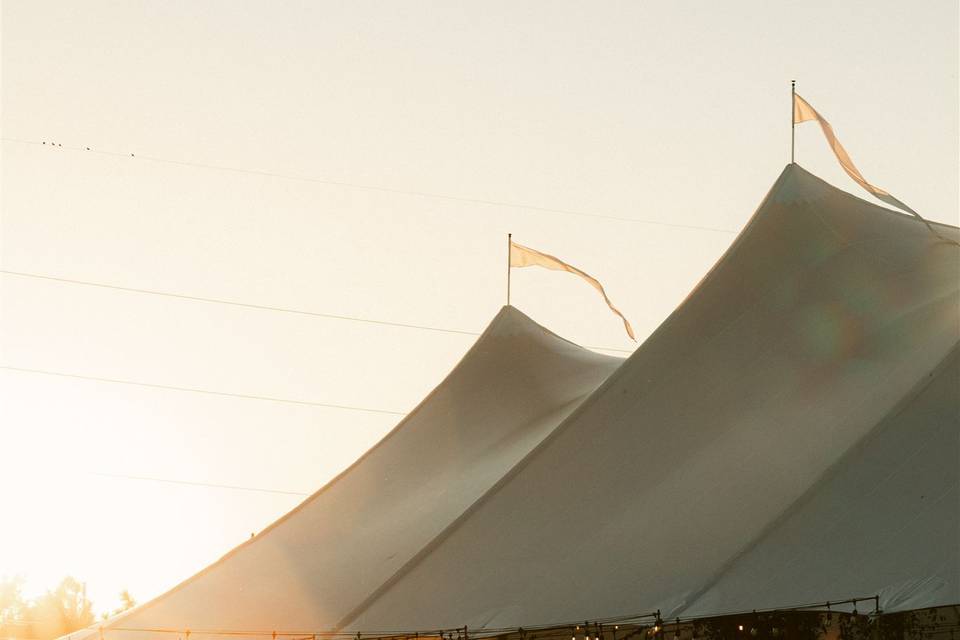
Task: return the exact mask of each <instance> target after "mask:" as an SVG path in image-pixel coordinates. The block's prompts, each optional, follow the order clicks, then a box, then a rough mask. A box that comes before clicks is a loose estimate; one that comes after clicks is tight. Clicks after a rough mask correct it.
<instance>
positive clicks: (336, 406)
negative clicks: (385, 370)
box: [0, 365, 407, 416]
mask: <svg viewBox="0 0 960 640" xmlns="http://www.w3.org/2000/svg"><path fill="white" fill-rule="evenodd" d="M0 369H6V370H7V371H17V372H20V373H34V374H38V375H45V376H58V377H61V378H73V379H77V380H90V381H93V382H109V383H111V384H125V385H131V386H136V387H147V388H150V389H165V390H167V391H188V392H190V393H202V394H206V395H212V396H224V397H228V398H243V399H246V400H266V401H269V402H281V403H285V404H298V405H305V406H310V407H325V408H328V409H343V410H345V411H365V412H368V413H384V414H389V415H395V416H405V415H407V414H406V413H405V412H403V411H390V410H389V409H373V408H370V407H356V406H351V405H343V404H330V403H326V402H311V401H307V400H290V399H287V398H274V397H272V396H259V395H252V394H246V393H230V392H228V391H212V390H210V389H196V388H193V387H177V386H173V385H166V384H154V383H152V382H138V381H135V380H121V379H118V378H101V377H99V376H88V375H83V374H79V373H66V372H63V371H48V370H45V369H29V368H26V367H12V366H7V365H0Z"/></svg>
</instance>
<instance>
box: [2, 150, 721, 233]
mask: <svg viewBox="0 0 960 640" xmlns="http://www.w3.org/2000/svg"><path fill="white" fill-rule="evenodd" d="M0 140H3V141H4V142H13V143H16V144H28V145H35V146H47V147H51V148H56V149H64V150H67V151H81V152H89V153H97V154H100V155H107V156H114V157H120V158H135V159H140V160H148V161H150V162H158V163H163V164H172V165H178V166H184V167H194V168H199V169H209V170H214V171H229V172H231V173H245V174H250V175H256V176H262V177H268V178H279V179H282V180H295V181H298V182H312V183H316V184H325V185H330V186H335V187H344V188H347V189H358V190H362V191H377V192H380V193H393V194H399V195H407V196H415V197H419V198H433V199H436V200H448V201H454V202H465V203H469V204H479V205H485V206H491V207H507V208H511V209H523V210H526V211H536V212H539V213H556V214H560V215H567V216H580V217H587V218H601V219H605V220H618V221H621V222H632V223H636V224H648V225H657V226H662V227H671V228H675V229H689V230H696V231H708V232H712V233H728V234H736V233H737V232H736V231H734V230H733V229H723V228H720V227H707V226H702V225H694V224H680V223H675V222H662V221H659V220H641V219H638V218H628V217H624V216H614V215H609V214H604V213H593V212H588V211H576V210H573V209H554V208H551V207H540V206H536V205H529V204H520V203H515V202H507V201H503V200H486V199H483V198H469V197H464V196H453V195H448V194H443V193H432V192H429V191H416V190H411V189H394V188H391V187H378V186H373V185H365V184H358V183H354V182H342V181H338V180H327V179H324V178H314V177H309V176H296V175H290V174H284V173H276V172H273V171H260V170H256V169H243V168H240V167H230V166H226V165H217V164H205V163H201V162H189V161H186V160H172V159H169V158H160V157H157V156H144V155H136V154H133V153H121V152H118V151H104V150H100V149H94V148H91V147H71V146H66V147H65V146H63V144H61V143H54V142H50V143H49V144H48V143H47V142H46V141H40V142H37V141H36V140H21V139H18V138H0Z"/></svg>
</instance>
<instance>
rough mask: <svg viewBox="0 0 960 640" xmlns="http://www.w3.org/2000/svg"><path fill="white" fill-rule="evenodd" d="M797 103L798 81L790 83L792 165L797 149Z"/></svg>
mask: <svg viewBox="0 0 960 640" xmlns="http://www.w3.org/2000/svg"><path fill="white" fill-rule="evenodd" d="M796 102H797V81H796V80H791V81H790V164H794V153H795V148H796V129H797V118H796V117H795V114H794V110H795V109H796Z"/></svg>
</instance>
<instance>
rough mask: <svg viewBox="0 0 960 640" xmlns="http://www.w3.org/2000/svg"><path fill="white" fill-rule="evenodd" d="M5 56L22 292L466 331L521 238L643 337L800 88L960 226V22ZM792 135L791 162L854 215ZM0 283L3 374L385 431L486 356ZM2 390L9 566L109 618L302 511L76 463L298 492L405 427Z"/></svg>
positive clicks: (2, 527)
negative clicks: (67, 591) (74, 585)
mask: <svg viewBox="0 0 960 640" xmlns="http://www.w3.org/2000/svg"><path fill="white" fill-rule="evenodd" d="M0 37H2V48H0V53H2V70H0V71H2V79H0V83H2V120H0V125H2V137H3V139H4V140H3V143H2V147H0V148H2V183H0V187H2V196H0V198H2V218H0V234H2V235H0V243H2V244H0V251H2V255H0V264H2V268H3V269H5V270H9V271H18V272H28V273H34V274H42V275H49V276H55V277H61V278H67V279H75V280H85V281H94V282H101V283H108V284H114V285H119V286H124V287H133V288H140V289H154V290H161V291H167V292H173V293H179V294H184V295H192V296H201V297H212V298H218V299H226V300H233V301H237V302H244V303H251V304H259V305H269V306H279V307H286V308H294V309H301V310H305V311H314V312H319V313H327V314H336V315H342V316H352V317H360V318H369V319H375V320H386V321H391V322H400V323H410V324H417V325H427V326H433V327H441V328H450V329H461V330H466V331H480V330H482V329H483V327H484V326H485V325H486V323H487V322H488V321H489V320H490V318H491V317H492V316H493V315H494V314H495V313H496V312H497V310H498V308H499V307H500V305H502V304H503V302H504V294H505V291H504V289H505V286H504V285H505V269H506V266H505V260H506V253H505V250H506V246H505V243H506V239H505V236H506V234H507V232H513V234H514V237H515V239H516V240H517V241H519V242H522V243H523V244H526V245H529V246H532V247H535V248H538V249H541V250H544V251H547V252H549V253H553V254H555V255H558V256H559V257H562V258H564V259H566V260H568V261H569V262H571V263H573V264H575V265H576V266H578V267H580V268H582V269H584V270H585V271H587V272H589V273H591V274H593V275H594V276H596V277H598V278H599V279H600V280H601V281H602V282H603V283H604V285H605V286H606V288H607V292H608V293H609V295H610V297H611V298H612V299H613V301H614V302H615V303H616V304H617V305H618V306H619V307H620V308H621V309H622V310H623V311H624V313H625V314H626V315H627V317H628V318H629V319H630V320H631V321H632V323H633V325H634V327H635V329H636V330H637V333H638V337H639V338H641V340H642V338H643V337H645V336H646V335H648V334H649V333H650V332H651V331H652V330H653V329H654V328H656V326H657V325H658V324H659V323H660V322H662V321H663V319H664V318H665V317H666V316H667V315H668V314H669V313H670V312H671V311H672V310H673V309H674V308H675V307H676V305H677V304H678V303H679V302H680V301H681V300H682V299H683V298H684V296H685V295H686V294H687V293H688V292H689V290H690V289H691V287H692V286H693V285H694V284H695V283H696V282H697V280H699V278H700V277H701V276H702V275H703V274H704V273H705V272H706V270H707V269H708V268H709V267H710V266H711V265H712V264H713V262H714V261H715V260H716V259H717V258H718V257H719V255H720V254H721V253H722V252H723V251H724V250H725V249H726V247H727V246H728V245H729V244H730V242H731V241H732V240H733V238H734V233H733V232H736V231H738V230H739V229H740V228H741V227H742V226H743V224H744V223H745V222H746V220H747V219H748V218H749V216H750V215H751V214H752V213H753V211H754V209H755V207H756V206H757V205H758V204H759V202H760V200H761V199H762V198H763V196H764V194H765V193H766V191H767V189H768V188H769V187H770V186H771V184H772V183H773V181H774V180H775V179H776V177H777V175H778V174H779V172H780V171H781V170H782V169H783V166H784V165H785V164H786V163H787V162H788V161H789V151H790V149H789V144H790V95H789V81H790V80H791V79H794V78H795V79H796V80H797V82H798V86H797V89H798V92H799V93H801V94H802V95H803V96H804V97H805V98H806V99H807V100H809V101H810V102H811V104H813V106H814V107H816V108H817V109H818V110H819V111H820V112H821V113H822V114H823V115H824V116H825V117H826V118H828V119H829V120H830V121H831V123H832V124H833V126H834V129H835V130H836V132H837V134H838V136H839V138H840V140H841V141H842V142H843V143H844V145H845V146H846V147H847V149H848V151H849V152H850V154H851V155H852V157H853V159H854V161H855V162H857V164H858V165H859V167H860V169H861V171H862V172H863V173H864V175H865V176H866V177H867V178H868V179H869V180H870V181H871V182H873V183H874V184H876V185H878V186H880V187H882V188H884V189H886V190H887V191H890V192H891V193H893V194H894V195H896V196H897V197H899V198H900V199H901V200H903V201H905V202H907V203H908V204H910V205H911V206H912V207H913V208H914V209H916V210H917V211H919V212H920V213H922V214H924V215H925V216H926V217H928V218H930V219H933V220H939V221H944V222H948V223H951V224H957V221H958V177H957V176H958V173H960V164H958V137H960V127H958V73H957V72H958V5H957V3H956V1H955V0H931V1H925V2H905V1H904V2H890V1H885V2H880V1H877V0H871V1H862V2H859V1H858V2H843V3H838V2H835V1H819V2H818V1H814V0H805V1H804V2H769V1H760V0H757V1H741V0H738V1H735V2H734V1H730V2H708V1H706V0H702V1H697V2H692V1H688V2H683V1H676V0H669V1H668V0H656V1H645V2H638V1H634V2H603V3H596V2H581V3H575V2H527V3H517V2H491V1H489V0H488V1H484V2H461V3H450V2H432V3H428V2H405V3H399V2H397V3H385V2H380V3H374V2H364V1H351V2H336V3H335V2H322V1H310V2H306V1H304V2H292V1H288V2H276V1H271V2H267V1H261V2H246V1H245V2H239V1H226V0H224V1H221V2H213V1H210V0H203V1H199V2H197V1H191V2H187V1H180V2H159V1H154V2H143V1H141V2H136V1H125V2H109V1H106V0H102V1H101V0H87V1H85V2H69V1H66V0H63V1H60V2H48V1H38V0H3V2H2V33H0ZM796 133H797V160H798V162H799V163H800V164H802V165H803V166H804V167H806V168H807V169H809V170H810V171H812V172H814V173H816V174H817V175H819V176H821V177H823V178H824V179H826V180H828V181H830V182H831V183H833V184H835V185H837V186H839V187H841V188H843V189H847V190H849V191H851V192H852V193H855V194H857V195H859V196H861V197H864V198H869V196H867V195H866V194H865V193H864V192H862V191H861V190H860V189H859V187H858V186H857V185H856V184H854V183H853V182H852V181H851V180H849V178H847V177H846V175H845V174H843V173H842V171H841V170H840V169H839V167H838V165H837V164H836V162H835V160H834V159H833V157H832V156H831V155H830V154H829V152H828V150H827V148H826V145H825V143H824V141H823V138H822V136H821V134H820V131H819V128H817V126H816V125H815V124H814V123H807V124H805V125H801V126H799V127H798V128H797V132H796ZM42 142H47V143H48V144H47V145H43V144H28V143H42ZM51 142H52V143H56V144H57V146H56V147H52V148H51V146H50V143H51ZM59 145H62V147H61V146H59ZM87 147H89V148H90V151H86V148H87ZM77 149H79V150H77ZM98 152H110V153H111V154H115V155H109V154H105V153H98ZM129 154H134V156H133V157H131V156H130V155H129ZM150 158H158V159H162V160H166V161H174V162H158V161H155V160H151V159H150ZM177 162H180V163H185V164H177ZM197 164H199V165H210V166H214V167H231V168H236V169H244V170H249V171H251V172H254V173H244V172H231V171H224V170H221V169H216V168H202V167H198V166H194V165H197ZM255 172H261V173H259V174H258V173H255ZM265 174H272V175H265ZM284 176H286V177H284ZM291 177H303V178H313V179H316V180H317V181H306V180H296V179H291ZM323 181H326V182H323ZM331 183H348V184H350V185H360V186H364V187H374V188H378V189H380V190H375V189H367V188H357V187H355V186H346V185H344V184H331ZM397 191H401V192H408V193H406V194H404V193H397ZM409 192H418V193H427V194H439V195H449V196H456V197H459V198H464V199H468V200H470V199H472V200H484V201H491V202H498V203H509V204H511V205H518V206H506V205H504V204H482V203H478V202H472V203H471V202H465V201H463V200H456V199H444V198H436V197H429V196H424V195H413V194H411V193H409ZM523 205H526V206H527V208H525V207H524V206H523ZM531 207H532V208H531ZM543 208H546V209H560V210H566V211H575V212H583V213H592V214H599V216H607V217H596V216H582V215H570V214H563V213H556V212H547V211H543V210H542V209H543ZM617 218H627V219H632V220H636V221H648V222H649V221H656V222H662V223H665V224H662V225H658V224H646V223H642V222H636V221H630V220H620V219H617ZM669 225H689V226H694V227H706V228H707V229H691V228H684V227H681V226H669ZM718 229H719V230H720V231H718ZM722 230H727V232H724V231H722ZM0 294H2V315H0V364H2V365H4V366H7V367H20V368H29V369H40V370H47V371H58V372H63V373H71V374H80V375H86V376H95V377H104V378H115V379H124V380H133V381H140V382H147V383H153V384H160V385H171V386H179V387H194V388H200V389H208V390H215V391H224V392H229V393H239V394H249V395H259V396H272V397H277V398H287V399H294V400H305V401H310V402H318V403H329V404H337V405H349V406H355V407H367V408H374V409H384V410H389V411H400V412H403V411H407V410H409V409H410V408H412V407H413V406H414V405H415V404H416V403H417V402H418V401H419V400H420V399H421V398H422V397H423V396H424V395H425V394H426V393H427V392H428V391H429V390H430V389H431V388H432V387H433V386H434V385H435V384H436V383H438V382H439V381H440V380H441V378H442V377H443V376H444V375H445V374H446V373H447V372H448V371H449V370H450V368H451V367H452V366H453V365H454V364H455V363H456V361H457V360H458V359H459V358H460V356H462V355H463V353H464V352H465V350H466V349H467V348H468V347H469V345H470V344H471V342H472V340H473V337H472V336H470V335H462V334H455V333H442V332H435V331H422V330H416V329H405V328H398V327H390V326H383V325H374V324H365V323H357V322H348V321H343V320H333V319H324V318H318V317H310V316H302V315H291V314H284V313H278V312H275V311H266V310H253V309H245V308H237V307H228V306H221V305H215V304H208V303H202V302H195V301H189V300H176V299H170V298H160V297H154V296H148V295H143V294H137V293H130V292H122V291H115V290H108V289H96V288H91V287H85V286H79V285H71V284H65V283H59V282H51V281H42V280H37V279H30V278H23V277H18V276H12V275H0ZM513 302H514V304H515V306H517V307H518V308H520V309H521V310H523V311H525V312H526V313H528V314H529V315H530V316H531V317H533V318H534V319H535V320H537V321H538V322H540V323H541V324H544V325H546V326H547V327H549V328H551V329H553V330H554V331H556V332H557V333H559V334H560V335H562V336H564V337H567V338H569V339H571V340H573V341H575V342H578V343H580V344H585V345H591V346H594V347H608V348H613V349H630V348H631V343H630V342H629V340H628V339H627V338H626V336H625V335H624V333H623V329H622V325H621V324H620V322H619V320H618V319H617V318H616V317H615V316H613V315H611V314H610V313H609V311H607V309H606V307H605V306H604V304H603V302H602V300H601V299H599V298H598V297H597V296H596V293H595V292H594V291H593V290H592V289H590V288H589V287H587V286H586V285H584V284H583V283H582V282H580V281H578V280H577V279H575V278H572V277H571V276H568V275H565V274H559V273H553V272H546V271H539V270H534V269H527V270H519V271H516V272H515V273H514V279H513ZM0 402H2V414H0V452H2V461H0V503H2V505H3V509H2V512H0V513H2V515H0V576H2V575H11V574H17V573H19V574H22V575H24V576H25V577H26V578H27V579H28V587H29V590H30V592H31V593H36V592H38V591H40V590H42V589H44V588H46V587H49V586H52V585H53V584H54V583H55V582H56V581H57V580H59V578H61V577H62V576H63V575H66V574H72V575H74V576H75V577H77V578H78V579H80V580H85V581H86V582H87V583H88V586H89V592H90V594H91V597H92V598H93V600H94V604H95V607H96V609H97V610H98V611H100V610H104V609H107V608H110V607H113V606H115V601H116V600H117V594H118V592H119V591H120V590H121V589H123V588H129V589H130V590H131V591H132V592H133V595H134V596H135V597H136V598H138V599H139V600H141V601H143V600H145V599H147V598H149V597H152V596H154V595H157V594H158V593H159V592H161V591H163V590H165V589H167V588H169V587H171V586H173V585H174V584H176V583H177V582H179V581H180V580H181V579H183V578H186V577H188V576H189V575H190V574H192V573H194V572H195V571H196V570H198V569H200V568H202V567H203V566H205V565H206V564H208V563H209V562H211V561H213V560H215V559H216V558H217V557H219V556H220V555H222V554H223V553H225V552H226V551H228V550H229V549H230V548H231V547H233V546H234V545H236V544H238V543H240V542H242V541H243V540H244V539H245V538H247V537H248V536H249V535H250V533H251V532H252V531H258V530H260V529H262V528H263V527H264V526H266V525H267V524H269V523H270V522H271V521H272V520H273V519H275V518H276V517H278V516H280V515H282V514H283V513H284V512H286V511H287V510H289V509H290V508H291V507H293V506H294V505H295V504H297V503H298V502H299V501H300V500H301V499H302V498H301V497H300V496H297V495H285V494H275V493H256V492H249V491H239V490H230V489H218V488H204V487H198V486H190V485H173V484H165V483H157V482H148V481H136V480H124V479H118V478H109V477H104V476H100V475H93V474H97V473H99V474H126V475H135V476H145V477H157V478H166V479H172V480H182V481H188V482H204V483H213V484H223V485H239V486H245V487H255V488H268V489H278V490H284V491H291V492H302V493H310V492H312V491H314V490H315V489H317V488H319V487H320V486H321V485H322V484H323V483H324V482H326V481H327V480H329V479H330V478H331V477H332V476H333V475H334V474H336V473H337V472H338V471H340V470H341V469H343V468H344V467H345V466H347V465H348V464H350V463H351V462H352V461H353V460H354V459H355V458H356V457H357V456H358V455H360V454H361V453H362V452H363V451H364V450H366V449H367V448H368V447H370V446H371V445H372V444H373V443H374V442H376V440H377V439H379V437H380V436H381V435H383V434H384V433H385V432H386V431H387V430H388V429H389V428H390V427H392V426H393V425H394V424H395V423H396V421H397V419H398V416H396V415H391V414H383V413H372V412H360V411H353V410H345V409H332V408H323V407H316V406H306V405H296V404H285V403H278V402H271V401H267V400H254V399H239V398H231V397H217V396H210V395H199V394H193V393H187V392H180V391H172V390H162V389H151V388H139V387H132V386H125V385H118V384H110V383H104V382H92V381H82V380H76V379H68V378H57V377H51V376H46V375H40V374H29V373H23V372H14V371H10V370H0ZM424 455H425V458H426V459H428V458H429V452H424Z"/></svg>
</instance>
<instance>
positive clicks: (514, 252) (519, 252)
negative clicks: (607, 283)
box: [510, 240, 637, 342]
mask: <svg viewBox="0 0 960 640" xmlns="http://www.w3.org/2000/svg"><path fill="white" fill-rule="evenodd" d="M510 266H511V267H531V266H538V267H543V268H544V269H552V270H554V271H566V272H568V273H573V274H575V275H578V276H580V277H581V278H583V279H584V280H586V281H587V282H588V283H589V284H590V286H591V287H593V288H594V289H596V290H597V291H599V292H600V295H602V296H603V299H604V300H605V301H606V303H607V306H608V307H610V310H611V311H613V312H614V313H615V314H617V315H618V316H620V319H621V320H623V327H624V328H625V329H626V330H627V335H628V336H630V339H631V340H633V341H634V342H636V341H637V338H636V337H635V336H634V335H633V327H631V326H630V323H629V322H628V321H627V319H626V318H625V317H624V316H623V314H622V313H620V310H619V309H617V308H616V307H615V306H613V303H612V302H610V298H608V297H607V292H606V291H604V290H603V285H602V284H600V281H599V280H597V279H596V278H594V277H593V276H591V275H590V274H588V273H584V272H583V271H581V270H580V269H577V268H576V267H574V266H572V265H569V264H567V263H566V262H564V261H563V260H561V259H560V258H556V257H554V256H551V255H550V254H547V253H541V252H540V251H537V250H536V249H531V248H530V247H525V246H523V245H522V244H517V243H516V242H514V241H513V240H511V241H510Z"/></svg>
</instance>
